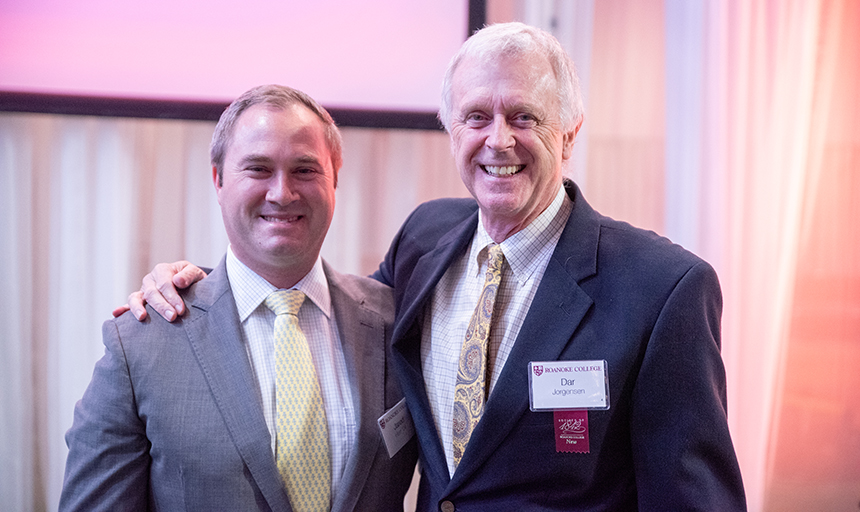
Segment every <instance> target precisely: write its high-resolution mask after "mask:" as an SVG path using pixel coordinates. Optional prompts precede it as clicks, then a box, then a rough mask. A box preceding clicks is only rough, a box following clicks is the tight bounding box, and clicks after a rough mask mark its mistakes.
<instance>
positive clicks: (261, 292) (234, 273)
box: [227, 246, 331, 322]
mask: <svg viewBox="0 0 860 512" xmlns="http://www.w3.org/2000/svg"><path fill="white" fill-rule="evenodd" d="M227 280H228V281H229V282H230V289H231V290H232V292H233V298H234V299H235V301H236V309H237V310H238V311H239V320H240V321H241V322H244V321H245V320H246V319H247V318H248V317H249V316H250V315H251V313H253V312H254V311H255V310H256V309H257V308H258V307H260V305H261V304H263V302H265V300H266V297H268V296H269V294H271V293H272V292H273V291H275V290H277V288H275V286H274V285H272V284H271V283H269V282H268V281H266V280H265V279H263V278H262V277H260V275H259V274H257V273H256V272H254V271H253V270H251V269H250V268H248V266H247V265H245V264H244V263H242V262H241V261H239V258H237V257H236V255H235V254H233V249H232V248H231V247H229V246H228V247H227ZM291 289H292V290H301V291H302V292H304V294H305V295H306V296H307V298H308V300H310V301H311V302H312V303H313V304H315V305H316V307H317V308H319V309H320V311H322V312H323V314H324V315H325V316H326V317H327V318H331V295H330V294H329V289H328V280H327V279H326V277H325V272H324V271H323V268H322V258H320V257H319V256H318V257H317V260H316V262H315V263H314V266H313V267H311V270H310V272H308V273H307V274H306V275H305V277H303V278H302V279H301V280H300V281H299V282H298V283H296V284H295V286H293V287H292V288H291ZM305 304H307V301H306V302H305Z"/></svg>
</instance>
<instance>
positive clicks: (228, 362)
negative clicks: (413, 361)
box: [60, 85, 417, 512]
mask: <svg viewBox="0 0 860 512" xmlns="http://www.w3.org/2000/svg"><path fill="white" fill-rule="evenodd" d="M210 156H211V163H212V182H213V184H214V186H215V192H216V194H217V197H218V203H219V204H220V205H221V213H222V215H223V218H224V225H225V228H226V231H227V237H228V239H229V241H230V245H229V247H228V249H227V254H226V255H225V256H224V258H223V259H222V260H221V263H220V264H219V265H218V266H217V267H215V269H214V270H213V271H212V272H211V274H209V275H208V276H207V277H206V278H205V279H203V280H202V281H200V282H198V283H196V284H195V285H194V286H193V287H192V288H190V289H189V290H188V292H187V293H186V294H185V298H186V300H187V301H188V305H189V308H188V314H187V315H185V316H183V317H182V318H181V319H179V321H177V322H176V323H174V324H171V323H168V322H166V321H164V320H163V319H162V318H160V317H158V316H157V315H153V318H152V319H151V320H150V321H148V322H145V323H138V322H137V321H135V320H134V318H132V317H131V315H124V316H120V317H119V318H116V319H114V320H111V321H108V322H105V324H104V326H103V329H102V332H103V342H104V344H105V355H104V357H103V358H102V359H101V360H100V361H99V362H98V363H97V364H96V367H95V371H94V373H93V379H92V382H91V383H90V386H89V387H88V388H87V391H86V393H85V394H84V397H83V398H82V400H81V401H80V402H78V404H77V406H76V407H75V419H74V424H73V425H72V428H71V429H70V430H69V431H68V433H67V435H66V442H67V444H68V445H69V456H68V460H67V463H66V475H65V481H64V484H63V492H62V496H61V499H60V510H86V511H92V510H148V509H161V510H293V511H296V512H300V511H317V512H323V511H328V510H339V511H352V510H392V509H397V508H402V506H403V496H404V494H405V492H406V489H407V488H408V486H409V483H410V481H411V480H412V472H413V468H414V467H415V459H416V456H417V446H416V443H415V441H414V440H412V441H411V442H407V443H406V444H405V445H404V446H400V447H399V450H395V449H392V450H391V453H389V450H388V449H387V445H386V443H385V442H383V441H384V439H383V436H382V433H381V432H380V429H379V427H378V426H377V420H378V419H379V418H380V417H382V416H383V415H384V414H385V413H386V411H388V410H391V409H393V408H395V406H396V405H397V404H398V403H399V402H400V401H401V400H402V398H403V395H402V393H401V391H400V388H399V387H398V386H397V385H396V384H395V383H394V381H393V379H389V378H387V377H386V376H387V375H389V374H390V373H391V372H392V369H391V367H390V366H391V361H390V358H389V357H388V356H387V351H386V346H387V340H388V339H389V338H390V335H391V334H390V333H391V326H392V323H393V320H394V308H393V302H392V296H391V289H390V288H389V287H387V286H384V285H382V284H380V283H378V282H376V281H373V280H372V279H368V278H362V277H356V276H349V275H344V274H340V273H338V272H336V271H335V270H333V269H332V268H330V267H329V266H328V265H327V264H326V263H325V262H324V261H323V260H322V259H321V258H320V256H319V252H320V247H321V246H322V243H323V240H324V239H325V235H326V232H327V231H328V228H329V224H330V223H331V219H332V214H333V212H334V204H335V186H336V184H337V174H338V171H339V170H340V167H341V162H342V157H341V138H340V133H339V132H338V129H337V127H336V126H335V124H334V121H333V120H332V118H331V116H329V114H328V112H326V111H325V109H323V108H322V107H321V106H320V105H318V104H317V103H316V101H314V100H313V99H311V98H310V97H309V96H307V95H306V94H304V93H302V92H300V91H297V90H294V89H290V88H288V87H282V86H274V85H272V86H262V87H257V88H255V89H252V90H250V91H248V92H246V93H245V94H243V95H242V96H241V97H240V98H239V99H237V100H236V101H234V102H233V103H232V104H231V105H230V107H228V108H227V110H226V111H225V112H224V114H223V115H222V116H221V119H220V121H219V122H218V125H217V126H216V128H215V133H214V135H213V137H212V145H211V151H210Z"/></svg>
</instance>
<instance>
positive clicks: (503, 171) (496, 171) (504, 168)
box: [481, 165, 526, 176]
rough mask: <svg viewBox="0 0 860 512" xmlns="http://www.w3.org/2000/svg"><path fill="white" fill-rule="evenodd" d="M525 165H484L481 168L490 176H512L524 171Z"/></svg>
mask: <svg viewBox="0 0 860 512" xmlns="http://www.w3.org/2000/svg"><path fill="white" fill-rule="evenodd" d="M525 167H526V166H525V165H482V166H481V169H483V170H484V172H486V173H487V174H489V175H490V176H510V175H512V174H516V173H518V172H520V171H522V170H523V169H525Z"/></svg>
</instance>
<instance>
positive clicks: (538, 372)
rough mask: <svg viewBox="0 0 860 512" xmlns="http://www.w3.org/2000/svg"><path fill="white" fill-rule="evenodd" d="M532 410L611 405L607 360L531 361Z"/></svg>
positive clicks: (530, 403)
mask: <svg viewBox="0 0 860 512" xmlns="http://www.w3.org/2000/svg"><path fill="white" fill-rule="evenodd" d="M529 407H530V408H531V410H532V411H548V410H557V409H609V373H608V372H607V369H606V361H545V362H538V361H533V362H531V363H529Z"/></svg>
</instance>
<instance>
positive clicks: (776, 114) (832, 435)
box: [0, 0, 860, 511]
mask: <svg viewBox="0 0 860 512" xmlns="http://www.w3.org/2000/svg"><path fill="white" fill-rule="evenodd" d="M13 4H14V2H13ZM4 5H6V4H4ZM343 5H346V6H349V5H351V3H350V2H344V3H343ZM209 6H210V4H207V7H206V8H207V9H209V8H210V7H209ZM216 6H217V5H216ZM488 17H489V19H490V21H506V20H510V19H520V20H523V21H526V22H528V23H531V24H534V25H538V26H541V27H543V28H546V29H548V30H552V31H553V32H554V33H555V34H556V35H557V37H559V39H560V40H561V41H562V43H563V44H564V45H565V46H566V47H567V49H568V51H569V52H570V54H571V55H572V56H573V57H574V59H575V61H576V62H577V66H578V71H579V73H580V76H581V79H582V81H583V89H584V92H585V99H586V119H585V124H584V125H583V126H584V128H583V131H582V132H581V134H580V137H579V138H578V140H577V144H576V147H575V154H574V158H573V161H572V162H571V166H570V168H569V169H567V171H566V172H567V174H568V175H569V176H571V177H573V178H574V179H575V180H576V181H577V182H579V183H580V184H581V185H582V187H583V189H584V192H585V194H586V197H588V198H589V201H590V202H591V203H592V204H593V205H594V206H595V207H597V208H598V209H599V210H601V211H602V212H603V213H606V214H609V215H612V216H615V217H617V218H621V219H624V220H628V221H630V222H632V223H634V224H637V225H640V226H643V227H647V228H649V229H654V230H655V231H657V232H659V233H661V234H665V235H667V236H669V237H670V238H672V239H673V240H674V241H676V242H679V243H681V244H682V245H684V246H685V247H687V248H689V249H690V250H692V251H694V252H696V253H698V254H700V255H701V256H703V257H704V258H705V259H707V260H708V261H710V262H711V263H712V264H714V266H715V267H716V268H717V271H718V273H719V275H720V278H721V282H722V285H723V293H724V302H725V308H724V315H723V357H724V359H725V362H726V367H727V372H728V379H729V381H728V385H729V421H730V426H731V429H732V434H733V438H734V441H735V445H736V449H737V451H738V456H739V458H740V461H741V467H742V471H743V475H744V481H745V485H746V489H747V495H748V501H749V508H750V510H754V511H755V510H773V511H784V510H788V511H791V510H797V511H801V510H804V511H805V510H856V508H857V503H858V502H860V476H858V475H860V408H858V404H860V396H858V395H860V373H858V372H857V371H856V368H857V367H858V366H860V230H858V229H857V228H856V225H855V224H856V222H857V219H860V32H858V31H857V27H860V4H858V3H857V2H853V1H851V0H820V1H814V0H810V1H802V2H801V1H789V0H784V1H766V0H751V1H740V0H737V1H728V0H725V1H718V0H714V1H704V0H701V1H695V0H694V1H682V0H665V1H658V0H601V1H599V2H594V1H584V0H583V1H579V0H578V1H561V2H554V1H503V0H491V1H490V2H488ZM353 21H354V22H355V23H356V24H359V25H361V24H363V23H365V20H363V18H362V17H361V16H360V15H355V16H353ZM366 23H367V24H371V23H372V20H367V22H366ZM3 33H4V32H3V30H0V34H3ZM330 36H331V38H332V39H333V40H334V41H335V42H337V44H339V45H341V46H342V47H344V48H348V47H350V45H352V44H353V42H354V41H353V39H354V38H350V39H340V38H338V37H337V36H338V33H337V32H333V33H332V34H330ZM0 37H3V36H0ZM357 37H361V36H357ZM4 44H5V43H4ZM4 44H0V53H2V52H4V51H5V52H9V51H10V50H9V48H8V47H7V46H4ZM455 46H456V45H455ZM388 50H389V49H388V48H378V49H376V50H374V53H375V58H376V59H377V60H384V59H385V58H386V55H387V52H388ZM17 51H24V52H26V49H21V48H18V49H17ZM450 53H453V49H452V50H450ZM98 58H99V56H98V55H97V54H93V59H94V60H95V62H98ZM280 58H282V59H284V60H287V61H288V60H289V58H290V56H289V55H287V54H285V55H283V56H280V55H279V59H280ZM446 60H447V57H446ZM2 62H3V61H2V60H0V63H2ZM325 71H326V67H325V65H324V64H323V63H320V64H319V65H315V64H312V63H308V64H305V65H304V66H303V72H302V76H304V75H316V74H318V73H324V72H325ZM3 76H6V75H5V70H4V69H3V68H2V66H0V77H3ZM393 78H394V77H392V76H391V74H390V72H387V73H381V72H380V73H375V74H374V79H375V80H378V82H379V84H380V87H384V84H386V83H388V82H387V81H388V80H391V79H393ZM433 80H435V82H434V84H433V86H434V87H435V88H438V82H439V81H440V80H441V71H439V72H438V77H436V78H433ZM251 85H254V84H248V86H251ZM291 85H297V84H291ZM371 88H373V87H371ZM239 92H241V91H238V90H237V91H235V93H234V94H238V93H239ZM307 92H309V93H311V94H312V95H316V91H315V90H312V89H309V90H307ZM212 128H213V124H212V123H207V122H194V121H167V120H139V119H138V120H135V119H117V118H99V117H85V116H56V115H43V114H15V113H0V237H2V240H3V243H2V244H0V282H2V283H4V285H5V293H3V294H0V356H2V357H0V375H2V377H0V378H2V386H0V500H2V501H0V502H2V503H3V508H4V510H6V509H8V510H48V509H55V508H56V500H57V497H58V494H59V489H60V486H61V482H62V471H63V465H64V461H65V454H66V448H65V445H64V442H63V437H62V436H63V433H64V432H65V430H66V429H67V428H68V427H69V425H70V424H71V418H72V408H73V404H74V402H75V401H76V400H77V399H78V398H79V397H80V395H81V394H82V392H83V389H84V387H85V386H86V384H87V383H88V381H89V378H90V374H91V372H92V366H93V363H94V361H95V360H96V359H98V358H99V357H100V356H101V354H102V352H103V348H102V346H101V342H100V324H101V322H102V321H103V320H104V319H106V318H107V317H108V315H109V312H110V310H111V309H112V308H113V307H114V306H116V305H118V304H122V303H123V302H125V298H126V296H127V294H128V293H129V292H130V291H131V290H133V289H135V288H137V287H138V283H139V280H140V277H141V276H142V275H143V273H145V272H146V271H147V270H148V269H149V268H150V267H151V266H152V265H153V264H154V263H155V262H158V261H170V260H174V259H180V258H186V259H190V260H192V261H195V262H197V263H200V264H204V265H213V264H215V263H216V262H217V261H218V259H219V258H220V256H221V254H222V253H223V251H224V248H225V245H226V238H225V236H224V234H223V228H222V227H221V219H220V211H219V209H218V207H217V204H216V203H215V201H214V194H213V191H212V188H211V185H210V182H209V179H208V172H209V171H208V164H207V161H206V160H207V152H206V146H207V144H208V139H209V137H210V136H211V131H212ZM343 132H344V140H345V161H346V163H345V166H344V169H343V171H342V175H341V184H340V187H339V189H338V192H337V194H338V196H337V201H338V205H337V208H336V214H335V215H336V216H335V220H334V222H333V225H332V228H331V231H330V233H329V236H328V240H327V242H326V245H325V246H324V248H323V252H324V256H325V257H326V258H327V259H328V260H329V261H330V262H332V263H333V264H334V265H336V266H338V267H339V268H341V269H342V270H346V271H350V272H356V273H368V272H370V271H371V270H372V269H373V268H375V266H376V264H377V262H378V261H379V260H380V258H381V256H382V254H383V253H384V251H385V249H386V248H387V245H388V242H389V240H390V238H391V236H392V235H393V233H394V232H395V231H396V229H397V227H399V225H400V223H401V222H402V220H403V219H404V218H405V216H406V215H407V214H408V213H409V211H411V209H412V208H413V207H414V206H415V205H416V204H418V203H420V202H421V201H423V200H426V199H429V198H434V197H441V196H450V195H460V196H462V195H466V192H465V190H464V189H463V187H462V185H461V184H460V183H459V178H458V176H457V173H456V171H455V170H454V167H453V163H452V160H451V157H450V155H449V152H448V141H447V136H446V135H445V134H443V133H441V132H436V131H417V130H376V129H363V128H345V129H344V130H343Z"/></svg>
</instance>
